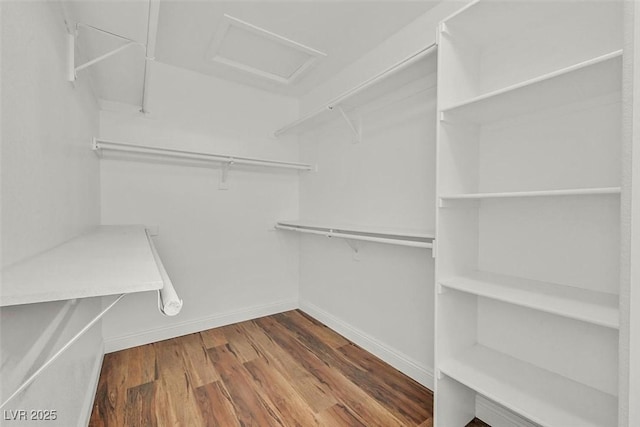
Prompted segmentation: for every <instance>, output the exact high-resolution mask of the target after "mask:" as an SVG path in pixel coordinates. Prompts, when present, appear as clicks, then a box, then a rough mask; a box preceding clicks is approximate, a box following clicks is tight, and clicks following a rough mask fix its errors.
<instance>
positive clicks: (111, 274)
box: [0, 225, 163, 307]
mask: <svg viewBox="0 0 640 427" xmlns="http://www.w3.org/2000/svg"><path fill="white" fill-rule="evenodd" d="M162 287H163V281H162V276H161V274H160V271H159V269H158V265H157V264H156V261H155V260H154V257H153V252H152V250H151V246H150V243H149V238H148V237H147V233H146V231H145V227H144V226H142V225H125V226H120V225H117V226H116V225H105V226H98V227H96V228H95V229H93V230H92V231H89V232H87V233H85V234H82V235H80V236H78V237H76V238H74V239H72V240H69V241H67V242H65V243H63V244H61V245H59V246H56V247H54V248H52V249H50V250H48V251H45V252H42V253H40V254H37V255H35V256H33V257H31V258H28V259H26V260H24V261H21V262H18V263H16V264H13V265H11V266H8V267H6V268H5V269H3V271H2V283H1V284H0V306H2V307H4V306H9V305H18V304H31V303H38V302H45V301H58V300H67V299H74V298H87V297H95V296H102V295H113V294H121V293H131V292H142V291H151V290H158V289H161V288H162Z"/></svg>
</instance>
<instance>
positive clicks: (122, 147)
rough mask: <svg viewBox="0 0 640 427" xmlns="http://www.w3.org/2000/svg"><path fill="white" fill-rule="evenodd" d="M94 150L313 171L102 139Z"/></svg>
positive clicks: (299, 166)
mask: <svg viewBox="0 0 640 427" xmlns="http://www.w3.org/2000/svg"><path fill="white" fill-rule="evenodd" d="M93 149H94V150H95V151H96V152H98V153H100V152H101V151H103V150H111V151H120V152H125V153H133V154H143V155H151V156H162V157H175V158H181V159H187V160H198V161H208V162H217V163H226V164H239V165H250V166H265V167H274V168H284V169H297V170H304V171H310V170H312V169H313V168H312V166H311V165H309V164H306V163H294V162H283V161H279V160H269V159H261V158H255V157H243V156H234V155H231V154H215V153H207V152H201V151H189V150H177V149H172V148H162V147H153V146H149V145H140V144H131V143H128V142H119V141H111V140H107V139H100V138H94V139H93Z"/></svg>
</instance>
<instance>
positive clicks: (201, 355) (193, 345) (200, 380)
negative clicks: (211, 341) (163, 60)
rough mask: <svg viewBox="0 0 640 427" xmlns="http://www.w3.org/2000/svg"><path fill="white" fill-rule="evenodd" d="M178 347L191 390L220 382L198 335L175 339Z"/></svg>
mask: <svg viewBox="0 0 640 427" xmlns="http://www.w3.org/2000/svg"><path fill="white" fill-rule="evenodd" d="M175 340H176V343H177V344H178V345H179V346H180V350H181V352H182V357H183V359H184V366H185V370H186V372H187V375H188V376H189V382H190V383H191V386H192V387H193V388H197V387H200V386H203V385H205V384H209V383H212V382H214V381H218V380H220V375H219V374H218V372H217V371H216V369H215V367H214V366H213V363H212V362H211V360H210V359H209V355H208V354H207V349H206V348H205V345H204V342H203V341H202V337H201V335H200V334H198V333H196V334H189V335H184V336H182V337H178V338H175Z"/></svg>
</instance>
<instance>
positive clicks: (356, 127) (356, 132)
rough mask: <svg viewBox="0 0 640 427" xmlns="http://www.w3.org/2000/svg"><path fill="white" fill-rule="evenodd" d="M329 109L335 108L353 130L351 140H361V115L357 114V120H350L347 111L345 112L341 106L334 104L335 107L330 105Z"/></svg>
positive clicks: (355, 141)
mask: <svg viewBox="0 0 640 427" xmlns="http://www.w3.org/2000/svg"><path fill="white" fill-rule="evenodd" d="M330 108H331V109H334V108H335V109H336V110H338V112H339V113H340V115H341V116H342V118H343V119H344V121H345V122H347V126H349V129H351V132H353V136H354V139H353V142H354V143H357V142H362V117H361V116H360V115H357V120H355V123H354V120H352V119H351V118H350V117H349V116H348V115H347V113H345V111H344V109H343V108H342V107H341V106H339V105H338V106H335V107H330Z"/></svg>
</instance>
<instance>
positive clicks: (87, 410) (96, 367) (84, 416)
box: [78, 344, 104, 427]
mask: <svg viewBox="0 0 640 427" xmlns="http://www.w3.org/2000/svg"><path fill="white" fill-rule="evenodd" d="M103 360H104V344H103V345H101V346H100V353H99V354H98V357H96V360H95V361H94V363H93V367H92V368H91V377H90V378H91V383H90V385H89V388H88V390H87V395H86V396H85V398H84V401H83V402H82V408H81V411H80V418H79V420H78V427H87V426H88V425H89V421H90V420H91V412H92V411H93V402H94V401H95V399H96V393H97V391H98V381H99V380H100V371H101V370H102V362H103Z"/></svg>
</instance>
